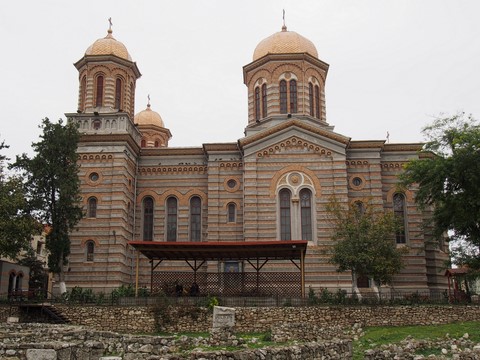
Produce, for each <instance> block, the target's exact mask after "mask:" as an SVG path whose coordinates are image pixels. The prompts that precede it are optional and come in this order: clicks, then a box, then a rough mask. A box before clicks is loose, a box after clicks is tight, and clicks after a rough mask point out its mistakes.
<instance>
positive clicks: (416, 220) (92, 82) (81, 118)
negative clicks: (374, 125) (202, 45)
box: [66, 25, 448, 296]
mask: <svg viewBox="0 0 480 360" xmlns="http://www.w3.org/2000/svg"><path fill="white" fill-rule="evenodd" d="M75 67H76V68H77V70H78V72H79V96H78V109H77V111H76V112H72V113H68V114H66V115H67V117H68V119H69V121H73V122H76V123H78V125H79V130H80V132H81V134H82V135H81V140H80V143H79V147H78V158H79V160H78V161H79V165H80V174H79V175H80V180H81V196H82V201H83V205H84V208H85V214H86V216H85V218H84V219H82V220H81V222H80V223H79V226H78V231H74V232H73V233H72V234H71V255H70V258H69V265H68V267H69V269H68V272H67V275H66V283H67V286H68V287H70V288H71V287H73V286H79V287H82V288H91V289H93V290H94V291H97V292H109V291H111V290H112V289H115V288H118V287H120V286H122V285H129V284H134V285H135V286H137V287H146V288H148V289H151V290H153V291H164V292H167V293H168V292H169V291H171V289H172V286H173V284H175V283H176V282H179V281H180V282H182V283H183V284H184V286H186V285H188V284H190V283H192V282H194V283H196V284H197V285H198V286H199V289H200V290H199V291H200V293H204V294H206V293H207V292H208V293H218V294H231V295H248V294H264V295H292V296H296V295H298V296H302V295H303V296H304V295H305V290H306V289H307V290H308V288H309V287H312V288H313V289H316V290H319V289H321V288H327V289H330V290H332V291H337V290H338V289H345V290H347V291H350V289H351V286H352V277H351V274H350V273H348V272H345V273H338V272H337V271H336V269H335V267H334V266H333V265H332V264H330V262H329V251H330V250H331V248H332V246H333V240H332V238H331V236H332V231H333V229H332V224H331V222H329V221H328V214H327V210H326V205H327V204H328V203H329V201H330V200H331V198H332V197H335V198H336V199H337V200H338V201H340V202H341V203H343V204H356V205H357V206H359V207H362V206H365V205H366V204H367V203H368V204H372V205H373V206H376V207H379V208H383V209H385V211H393V212H394V213H395V214H396V215H397V216H399V217H400V218H401V219H402V221H403V222H404V225H405V226H404V231H403V232H400V233H398V234H397V235H396V236H395V239H392V241H394V242H396V244H397V246H407V247H408V248H409V252H408V254H406V255H405V259H404V262H405V268H404V269H403V270H402V271H401V274H399V275H398V276H397V277H396V278H395V281H394V284H393V286H394V287H395V289H405V290H406V291H426V292H440V291H443V290H444V289H445V288H446V280H445V279H444V278H443V276H442V274H441V273H440V270H441V269H442V266H443V262H444V261H445V260H446V259H447V255H448V254H447V248H448V246H447V244H439V245H438V246H434V245H433V244H432V242H431V241H430V240H431V238H430V235H429V233H428V228H426V227H424V224H425V222H426V220H427V219H428V213H424V212H422V211H421V210H420V209H418V208H417V206H416V205H415V203H414V193H413V191H412V190H405V191H400V190H399V189H398V188H397V183H398V175H399V174H400V173H401V171H402V166H403V165H404V164H405V163H406V162H407V161H408V160H409V159H413V158H417V157H418V154H417V153H418V151H419V150H420V149H421V147H422V145H421V144H405V143H402V144H392V143H386V142H385V140H368V141H358V140H353V139H352V138H350V137H349V136H347V135H344V134H339V133H336V132H335V131H334V126H333V125H330V124H329V123H328V122H327V105H326V100H325V99H326V96H325V83H326V80H327V74H328V68H329V65H328V64H327V63H326V62H324V61H323V60H321V59H320V58H319V54H318V51H317V49H316V47H315V45H314V43H313V42H312V41H310V40H309V39H307V38H305V37H303V36H302V35H300V34H298V33H296V32H294V31H288V30H287V27H286V26H285V25H284V26H283V27H282V28H281V31H279V32H276V33H274V34H273V35H271V36H269V37H267V38H265V39H264V40H262V41H260V42H259V43H258V45H257V47H256V48H255V49H254V52H253V58H252V62H251V63H249V64H247V65H245V66H244V67H243V78H244V83H245V85H246V87H247V98H246V104H245V106H248V119H245V120H246V127H245V132H244V134H243V135H244V136H242V137H240V136H241V135H242V134H239V139H238V141H236V142H225V143H205V144H203V145H202V146H199V147H171V146H169V144H168V142H169V140H170V139H171V137H172V134H171V133H170V130H169V129H168V128H167V127H166V124H167V125H168V123H169V122H170V123H171V122H174V121H175V119H165V120H166V121H165V122H164V120H163V119H162V117H161V116H160V114H159V113H158V112H157V111H155V110H154V109H153V108H152V105H151V104H150V100H149V101H148V104H147V105H146V108H145V109H144V110H142V111H139V112H138V113H136V112H135V88H136V82H137V80H138V79H139V78H140V76H141V74H140V71H139V68H138V67H137V64H136V63H135V62H134V61H133V60H132V57H131V55H130V54H129V52H128V50H127V48H126V47H125V45H124V44H122V43H121V42H120V41H118V40H116V39H115V38H114V37H113V32H112V29H111V27H110V29H108V32H107V36H106V37H104V38H101V39H98V40H97V41H95V42H94V43H93V44H92V45H91V46H90V47H88V49H87V50H86V51H85V54H84V55H83V57H82V58H81V59H80V60H79V61H77V62H76V63H75ZM159 86H161V85H159ZM238 101H245V99H244V100H242V99H238ZM173 135H174V134H173ZM292 264H293V265H292ZM355 281H357V283H358V286H359V287H360V288H361V289H362V291H364V292H368V291H369V289H371V287H372V286H373V283H372V281H371V279H368V278H358V279H355Z"/></svg>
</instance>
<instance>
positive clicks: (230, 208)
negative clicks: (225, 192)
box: [228, 203, 237, 222]
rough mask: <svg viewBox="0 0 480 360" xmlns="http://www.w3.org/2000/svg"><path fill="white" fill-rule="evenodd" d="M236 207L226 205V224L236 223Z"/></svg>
mask: <svg viewBox="0 0 480 360" xmlns="http://www.w3.org/2000/svg"><path fill="white" fill-rule="evenodd" d="M236 210H237V209H236V206H235V204H234V203H230V204H228V222H235V221H236V219H235V218H236V213H237V211H236Z"/></svg>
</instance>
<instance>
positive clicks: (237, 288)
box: [129, 240, 308, 297]
mask: <svg viewBox="0 0 480 360" xmlns="http://www.w3.org/2000/svg"><path fill="white" fill-rule="evenodd" d="M307 243H308V241H304V240H288V241H280V240H275V241H248V242H246V241H236V242H230V241H229V242H227V241H222V242H155V241H130V242H129V245H130V246H132V247H133V248H135V249H136V250H137V256H136V271H135V292H136V294H138V289H139V263H140V254H142V255H144V256H145V257H146V258H148V259H149V260H150V291H151V292H156V291H163V292H164V293H166V294H167V295H176V296H182V295H190V296H196V295H198V294H199V293H202V294H212V295H217V294H218V295H231V296H238V295H244V296H255V295H257V296H261V295H262V294H263V295H279V294H285V295H291V296H301V297H305V254H306V250H307ZM272 260H275V261H276V260H280V261H284V262H288V263H290V264H291V266H292V267H293V269H294V271H288V272H287V271H262V269H264V267H265V265H266V264H267V263H269V262H270V261H272ZM164 261H182V262H185V263H186V264H187V265H188V267H189V268H190V269H191V271H189V272H178V271H175V272H174V271H158V270H157V269H158V266H159V265H160V264H161V263H162V262H164ZM207 261H219V262H229V261H241V262H243V263H244V264H245V268H242V269H240V271H232V272H230V271H228V269H225V270H226V271H222V272H220V271H217V272H204V271H199V270H200V269H201V268H202V266H203V265H204V264H205V263H206V262H207ZM284 265H285V264H284ZM284 265H283V266H282V268H284V267H285V266H284ZM247 266H249V267H250V268H249V269H247V268H246V267H247ZM247 270H248V271H247ZM179 284H181V286H182V289H181V291H182V293H181V294H180V293H179V292H180V288H179V287H178V285H179ZM186 284H189V286H188V289H184V288H183V286H184V285H186ZM190 284H191V285H190ZM195 286H197V287H198V291H195ZM192 288H194V289H193V290H192Z"/></svg>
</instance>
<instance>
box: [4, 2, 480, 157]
mask: <svg viewBox="0 0 480 360" xmlns="http://www.w3.org/2000/svg"><path fill="white" fill-rule="evenodd" d="M282 9H285V11H286V24H287V27H288V30H291V31H296V32H298V33H299V34H301V35H303V36H305V37H306V38H308V39H310V40H311V41H312V42H313V43H314V44H315V46H316V47H317V50H318V54H319V57H320V59H321V60H323V61H325V62H326V63H328V64H329V65H330V69H329V72H328V76H327V82H326V89H325V91H326V106H327V121H328V122H329V123H330V124H331V125H334V126H335V131H336V132H338V133H341V134H344V135H346V136H349V137H351V138H352V139H354V140H365V139H385V138H386V133H387V131H388V132H389V133H390V142H418V141H422V140H423V137H422V135H421V128H422V127H423V126H425V125H426V124H428V123H430V122H431V121H432V118H433V117H435V116H438V115H439V114H441V113H446V114H455V113H457V112H458V111H465V112H467V113H473V114H474V116H475V117H477V118H478V117H480V69H479V67H480V23H479V16H480V1H477V0H471V1H467V0H465V1H463V0H455V1H451V0H431V1H427V0H422V1H420V0H408V1H407V0H405V1H400V0H396V1H394V0H391V1H385V0H312V1H306V0H295V1H293V0H292V1H289V0H278V1H273V0H261V1H260V0H242V1H235V2H234V1H226V0H212V1H199V0H184V1H182V0H175V1H172V0H170V1H140V0H138V1H131V0H111V1H103V0H83V1H77V2H73V1H66V0H42V1H37V0H24V1H8V2H4V3H3V4H2V9H1V12H0V40H1V41H0V44H1V46H2V51H1V52H0V68H1V69H2V76H1V81H0V99H1V100H0V101H1V105H2V107H1V108H2V115H1V117H2V120H1V127H0V139H3V140H5V142H6V143H7V144H9V145H10V146H11V148H10V149H9V150H8V151H7V152H5V153H6V154H7V155H8V156H10V157H14V155H15V154H20V153H22V152H27V153H29V154H31V143H32V142H33V141H37V140H38V135H39V129H38V125H39V124H40V122H41V119H42V118H44V117H48V118H50V119H51V120H57V119H59V118H65V116H64V113H69V112H75V111H76V109H77V99H78V72H77V70H76V69H75V67H74V66H73V63H74V62H76V61H77V60H79V59H80V58H81V57H82V56H83V54H84V53H85V50H86V49H87V48H88V46H90V45H91V44H92V43H93V42H94V41H95V40H97V39H98V38H102V37H105V36H106V34H107V29H108V20H107V19H108V18H109V17H111V18H112V21H113V36H114V37H115V38H116V39H117V40H119V41H121V42H123V43H124V44H125V46H126V47H127V49H128V51H129V52H130V55H131V56H132V58H133V60H134V61H135V62H136V63H137V65H138V67H139V69H140V71H141V73H142V77H141V78H140V79H139V80H138V81H137V88H136V106H135V112H136V113H138V112H139V111H141V110H144V109H145V107H146V104H147V95H148V94H150V97H151V103H152V109H153V110H155V111H157V112H158V113H159V114H160V115H161V116H162V118H163V120H164V122H165V126H166V127H167V128H169V129H170V131H171V132H172V135H173V138H172V140H171V141H170V146H201V144H203V143H208V142H231V141H236V140H237V139H239V138H241V137H242V136H243V130H244V128H245V126H246V124H247V88H246V86H245V85H244V84H243V70H242V67H243V66H244V65H247V64H248V63H250V62H251V61H252V54H253V51H254V49H255V47H256V45H257V44H258V43H259V42H260V41H261V40H262V39H264V38H266V37H268V36H270V35H271V34H273V33H275V32H277V31H280V30H281V26H282Z"/></svg>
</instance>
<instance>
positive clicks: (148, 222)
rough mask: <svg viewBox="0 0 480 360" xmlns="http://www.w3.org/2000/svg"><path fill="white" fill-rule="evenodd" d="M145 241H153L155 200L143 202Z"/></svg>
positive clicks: (149, 199) (146, 199) (148, 199)
mask: <svg viewBox="0 0 480 360" xmlns="http://www.w3.org/2000/svg"><path fill="white" fill-rule="evenodd" d="M143 240H153V199H152V198H151V197H146V198H145V199H144V200H143Z"/></svg>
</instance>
